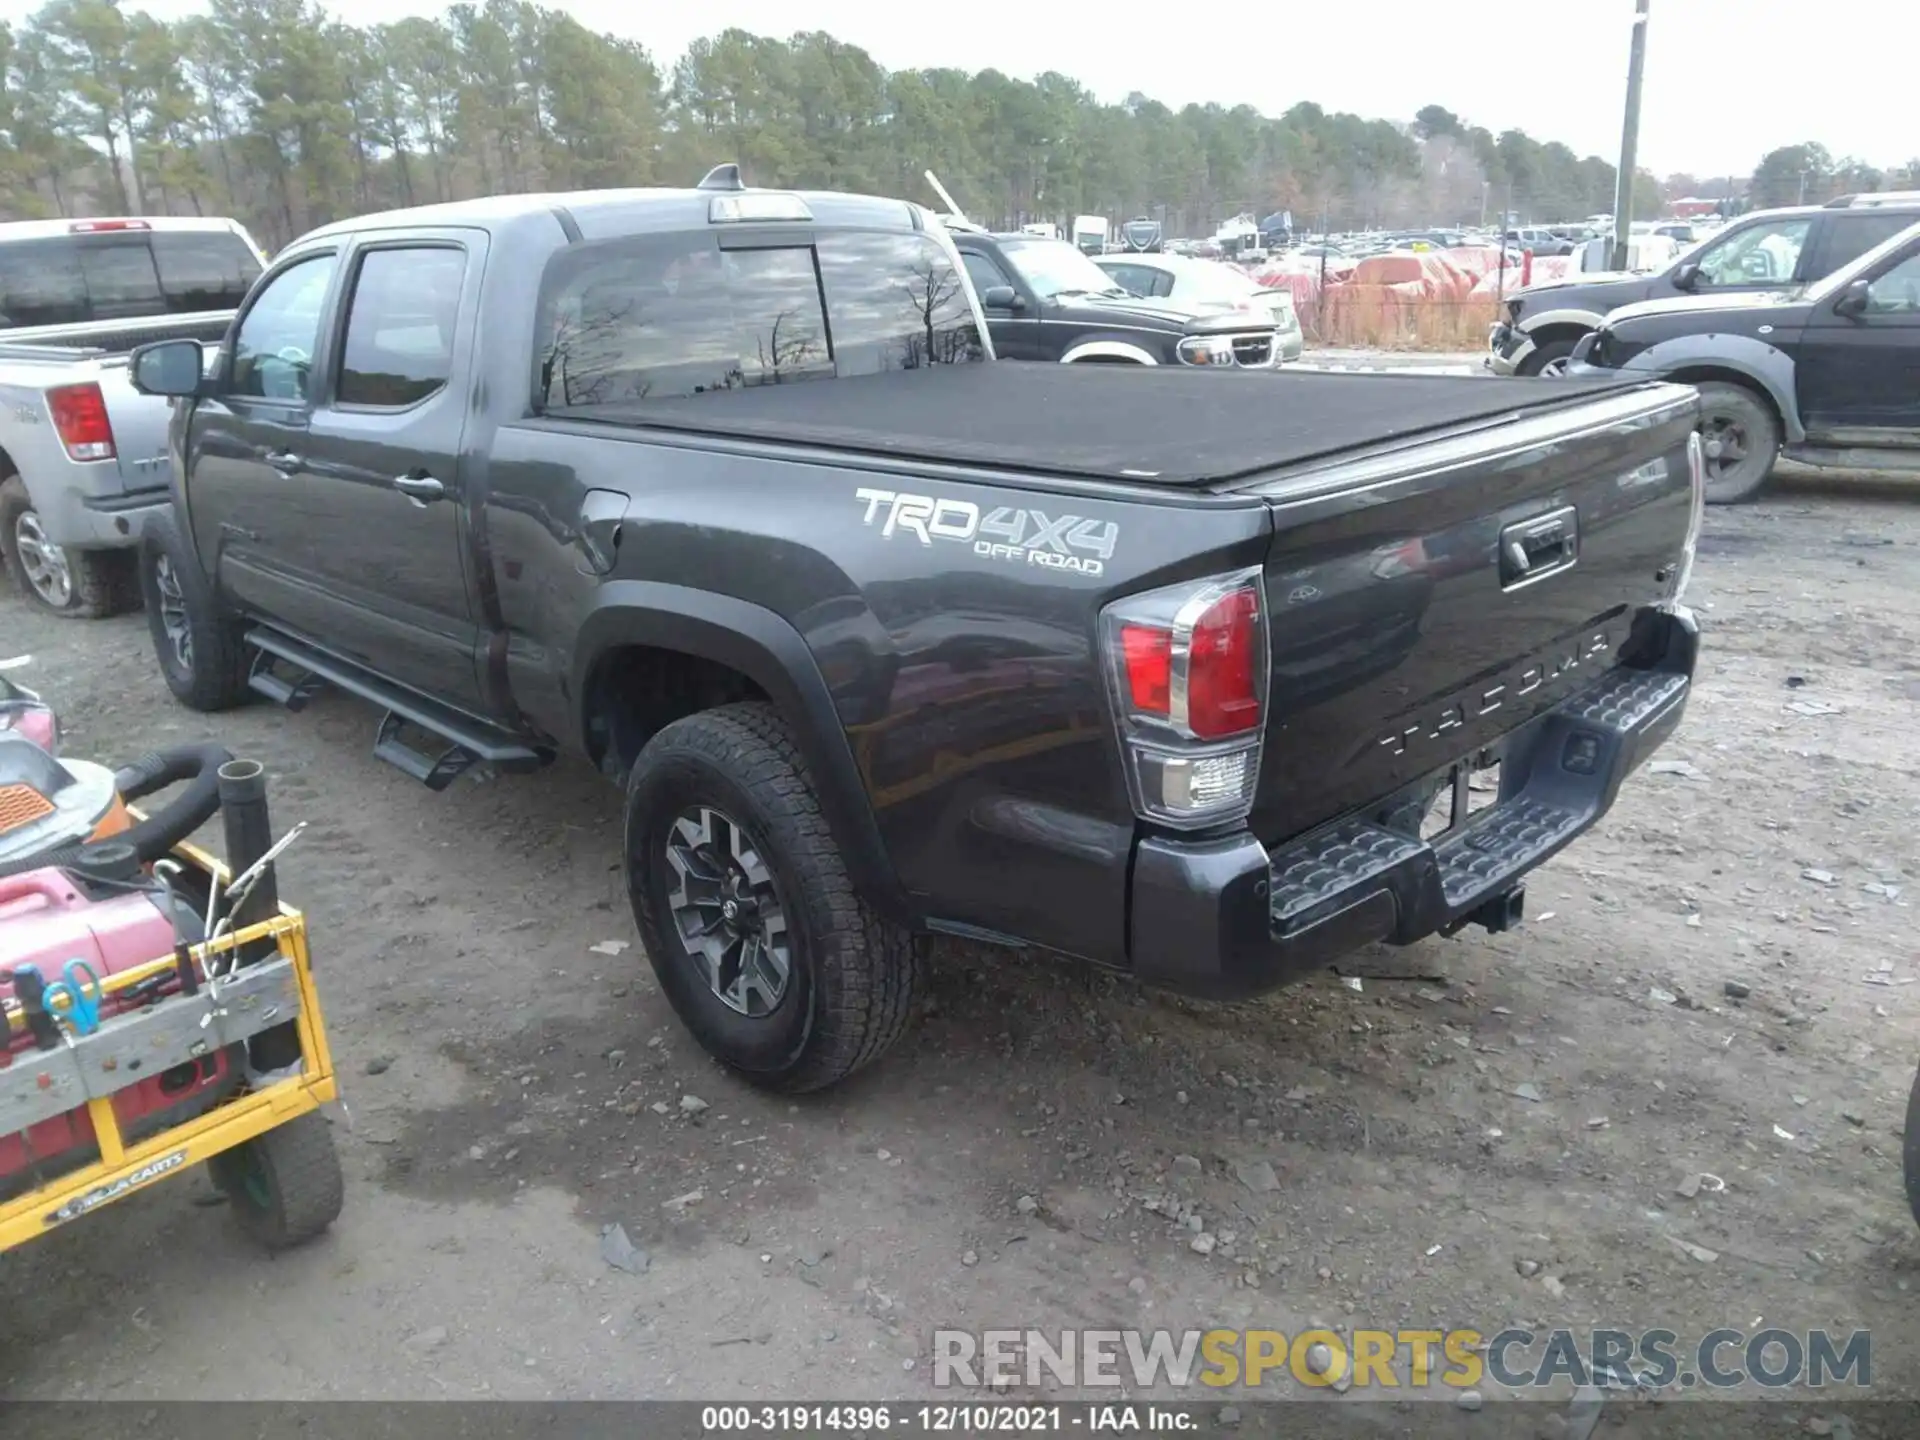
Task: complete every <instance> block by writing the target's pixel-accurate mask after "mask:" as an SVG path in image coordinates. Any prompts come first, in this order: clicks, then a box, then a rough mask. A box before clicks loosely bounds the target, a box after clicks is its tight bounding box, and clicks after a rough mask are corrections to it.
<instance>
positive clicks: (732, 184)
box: [698, 164, 747, 190]
mask: <svg viewBox="0 0 1920 1440" xmlns="http://www.w3.org/2000/svg"><path fill="white" fill-rule="evenodd" d="M698 188H699V189H702V190H744V189H746V188H747V187H746V185H745V184H744V183H743V182H742V181H741V179H740V167H739V166H738V165H732V164H728V165H716V166H714V167H713V168H712V169H711V170H709V171H707V175H706V178H705V179H704V180H702V181H701V182H700V184H699V186H698Z"/></svg>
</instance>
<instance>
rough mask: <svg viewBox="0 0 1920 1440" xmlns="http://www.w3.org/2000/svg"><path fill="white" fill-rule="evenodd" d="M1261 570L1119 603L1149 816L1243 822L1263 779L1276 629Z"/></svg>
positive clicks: (1110, 670) (1137, 767)
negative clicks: (1270, 628)
mask: <svg viewBox="0 0 1920 1440" xmlns="http://www.w3.org/2000/svg"><path fill="white" fill-rule="evenodd" d="M1261 594H1262V591H1261V585H1260V571H1259V570H1257V569H1254V570H1245V571H1240V572H1238V573H1236V574H1232V575H1223V576H1215V577H1213V578H1211V579H1206V580H1199V581H1194V582H1192V583H1189V584H1185V585H1175V586H1170V587H1168V588H1166V589H1163V590H1149V591H1147V592H1145V593H1144V594H1140V595H1129V596H1127V597H1126V598H1125V599H1122V600H1116V601H1115V602H1114V603H1113V604H1111V605H1109V606H1107V608H1106V609H1105V610H1104V611H1103V612H1102V613H1101V617H1100V630H1101V644H1102V648H1103V649H1104V651H1105V657H1106V666H1107V676H1108V682H1109V688H1110V691H1111V693H1112V697H1113V705H1114V713H1115V715H1116V716H1117V717H1118V721H1119V727H1120V743H1121V748H1122V750H1123V752H1124V755H1125V762H1126V770H1127V784H1128V788H1129V790H1130V792H1131V794H1132V797H1133V805H1134V810H1135V811H1136V812H1137V813H1138V814H1139V815H1140V816H1141V818H1143V819H1147V820H1153V821H1157V822H1159V823H1161V824H1164V825H1171V826H1175V827H1179V828H1187V829H1191V828H1196V827H1199V826H1203V825H1216V824H1219V823H1221V822H1222V821H1228V820H1236V819H1240V818H1243V817H1244V816H1245V815H1246V813H1247V811H1248V810H1249V809H1251V808H1252V805H1253V794H1254V786H1255V784H1256V782H1257V781H1258V780H1259V777H1260V746H1261V736H1262V727H1263V724H1264V721H1265V718H1266V703H1267V653H1268V651H1267V627H1266V615H1265V610H1264V605H1263V602H1262V599H1261Z"/></svg>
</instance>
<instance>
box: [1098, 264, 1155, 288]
mask: <svg viewBox="0 0 1920 1440" xmlns="http://www.w3.org/2000/svg"><path fill="white" fill-rule="evenodd" d="M1100 268H1101V269H1102V270H1104V271H1106V272H1107V274H1109V275H1111V276H1112V277H1113V283H1114V284H1116V285H1118V286H1119V287H1120V288H1121V289H1122V290H1124V291H1126V292H1127V293H1128V294H1129V295H1151V294H1152V293H1153V271H1151V270H1149V269H1148V268H1147V267H1146V266H1144V265H1102V266H1101V267H1100Z"/></svg>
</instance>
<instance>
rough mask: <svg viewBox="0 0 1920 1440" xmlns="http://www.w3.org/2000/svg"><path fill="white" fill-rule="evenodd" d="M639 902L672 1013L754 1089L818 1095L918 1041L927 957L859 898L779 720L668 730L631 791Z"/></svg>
mask: <svg viewBox="0 0 1920 1440" xmlns="http://www.w3.org/2000/svg"><path fill="white" fill-rule="evenodd" d="M626 871H627V892H628V896H629V898H630V899H631V901H632V904H633V914H634V919H635V921H636V922H637V923H638V925H639V927H640V938H641V940H642V942H643V943H644V944H645V945H646V948H647V958H648V960H649V961H650V962H651V963H652V965H653V969H654V973H655V974H656V975H658V976H659V977H660V986H661V988H662V989H663V990H665V991H666V994H667V999H668V1001H669V1002H670V1003H671V1004H672V1005H673V1008H674V1011H675V1013H677V1014H678V1015H679V1016H680V1019H681V1021H682V1022H683V1023H684V1024H685V1025H686V1027H687V1028H688V1029H689V1030H691V1031H692V1032H693V1035H694V1038H696V1039H697V1040H699V1042H700V1043H701V1045H703V1046H704V1047H705V1048H706V1049H707V1050H708V1052H709V1053H711V1054H712V1055H713V1056H714V1057H715V1058H717V1059H719V1060H720V1061H722V1062H723V1063H725V1064H727V1065H729V1066H731V1067H732V1068H734V1069H735V1070H738V1071H739V1072H740V1073H741V1074H742V1075H744V1076H745V1077H746V1078H747V1079H748V1080H751V1081H752V1082H754V1083H755V1084H758V1085H762V1086H765V1087H767V1088H769V1089H773V1090H781V1091H786V1092H790V1093H792V1092H799V1091H804V1090H818V1089H821V1088H823V1087H825V1086H828V1085H831V1084H833V1083H834V1082H835V1081H838V1080H841V1079H844V1078H845V1077H846V1076H848V1075H851V1074H852V1073H853V1072H854V1071H856V1070H858V1069H860V1068H861V1067H863V1066H865V1065H869V1064H871V1063H872V1062H873V1061H874V1060H876V1059H878V1058H879V1057H880V1055H881V1054H882V1053H884V1052H885V1050H886V1049H887V1047H888V1046H890V1045H891V1044H892V1043H893V1042H894V1041H895V1040H896V1039H898V1038H899V1035H900V1033H901V1031H902V1030H904V1029H905V1028H906V1023H907V1017H908V1014H909V1012H910V1009H911V1006H912V1002H913V992H914V988H915V983H916V981H917V979H918V972H919V951H918V945H917V943H916V941H915V940H914V937H913V936H912V935H911V934H909V933H908V932H907V931H906V930H904V929H902V928H900V927H898V926H896V925H893V924H891V923H889V922H888V921H886V920H884V919H883V918H881V917H880V916H879V915H878V914H876V913H875V912H874V911H873V910H872V909H871V908H870V907H869V906H868V905H867V904H866V902H865V901H864V900H862V899H861V898H860V896H859V895H858V894H856V893H855V891H854V888H853V882H852V880H851V878H850V877H849V876H848V874H847V868H846V864H845V862H844V861H843V860H842V858H841V856H840V852H839V849H838V847H837V846H836V845H835V843H834V839H833V835H832V832H831V831H830V830H829V829H828V826H827V822H826V819H825V817H824V816H822V815H821V813H820V802H819V800H818V798H817V797H816V795H815V792H814V788H813V782H812V780H811V778H810V777H809V775H808V773H807V768H806V763H805V761H804V760H803V759H802V757H801V754H800V749H799V746H798V745H797V744H796V743H795V742H794V739H793V735H792V733H791V731H790V730H789V729H788V727H787V725H786V723H785V722H784V721H783V720H782V719H781V718H780V716H779V714H778V712H777V711H775V710H774V708H773V707H772V706H770V705H764V704H751V705H728V706H725V707H723V708H721V709H717V710H708V711H703V712H702V713H700V714H697V715H690V716H688V717H687V718H685V719H683V720H677V721H675V722H674V723H673V724H671V725H669V726H667V727H666V728H665V729H663V730H661V731H660V733H659V734H657V735H655V736H654V737H653V739H652V740H650V741H649V742H648V743H647V745H646V747H645V748H644V749H642V750H641V752H640V755H639V757H638V759H637V760H636V761H635V762H634V766H633V772H632V774H631V776H630V777H629V779H628V783H627V808H626Z"/></svg>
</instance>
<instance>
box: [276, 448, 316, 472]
mask: <svg viewBox="0 0 1920 1440" xmlns="http://www.w3.org/2000/svg"><path fill="white" fill-rule="evenodd" d="M267 464H269V465H271V466H272V467H273V468H274V469H276V470H278V471H279V472H280V473H281V474H282V475H298V474H299V473H300V472H301V471H302V470H304V469H306V466H307V462H306V461H304V460H302V459H301V458H300V457H299V456H298V455H296V454H294V453H293V451H291V450H275V451H272V452H271V453H270V454H269V455H268V456H267Z"/></svg>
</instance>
